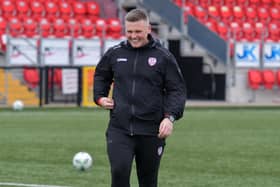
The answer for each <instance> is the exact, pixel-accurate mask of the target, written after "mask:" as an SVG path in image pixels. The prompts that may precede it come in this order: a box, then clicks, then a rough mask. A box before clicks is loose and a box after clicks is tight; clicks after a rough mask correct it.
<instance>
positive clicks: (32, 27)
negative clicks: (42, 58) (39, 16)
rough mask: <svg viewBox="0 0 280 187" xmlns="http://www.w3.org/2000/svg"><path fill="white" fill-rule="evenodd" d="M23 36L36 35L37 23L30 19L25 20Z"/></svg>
mask: <svg viewBox="0 0 280 187" xmlns="http://www.w3.org/2000/svg"><path fill="white" fill-rule="evenodd" d="M23 28H24V35H25V36H27V37H34V36H35V35H36V34H37V23H36V22H35V21H34V20H33V19H32V18H26V19H25V20H24V23H23Z"/></svg>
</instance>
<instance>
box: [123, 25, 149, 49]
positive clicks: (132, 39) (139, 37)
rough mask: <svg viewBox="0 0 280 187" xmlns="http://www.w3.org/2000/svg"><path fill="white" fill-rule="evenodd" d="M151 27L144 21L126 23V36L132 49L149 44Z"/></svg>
mask: <svg viewBox="0 0 280 187" xmlns="http://www.w3.org/2000/svg"><path fill="white" fill-rule="evenodd" d="M149 33H151V26H150V25H149V24H148V23H147V22H146V21H144V20H140V21H135V22H130V21H126V22H125V35H126V37H127V39H128V41H129V43H130V44H131V46H132V47H134V48H138V47H142V46H144V45H145V44H147V43H148V42H149V41H148V34H149Z"/></svg>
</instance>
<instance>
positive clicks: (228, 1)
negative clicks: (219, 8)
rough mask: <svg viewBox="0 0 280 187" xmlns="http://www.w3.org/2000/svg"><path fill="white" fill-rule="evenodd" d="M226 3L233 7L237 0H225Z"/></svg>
mask: <svg viewBox="0 0 280 187" xmlns="http://www.w3.org/2000/svg"><path fill="white" fill-rule="evenodd" d="M224 4H225V5H227V6H231V7H232V6H234V5H235V0H224Z"/></svg>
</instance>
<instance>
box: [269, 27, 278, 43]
mask: <svg viewBox="0 0 280 187" xmlns="http://www.w3.org/2000/svg"><path fill="white" fill-rule="evenodd" d="M279 31H280V29H279V27H278V25H277V24H276V23H270V24H269V25H268V35H269V38H271V39H272V40H273V41H278V40H279V33H280V32H279Z"/></svg>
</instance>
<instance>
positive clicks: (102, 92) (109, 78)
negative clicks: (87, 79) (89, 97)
mask: <svg viewBox="0 0 280 187" xmlns="http://www.w3.org/2000/svg"><path fill="white" fill-rule="evenodd" d="M112 82H113V72H112V67H111V62H110V57H109V51H108V52H107V53H105V55H104V56H103V57H102V58H101V60H100V61H99V63H98V64H97V66H96V69H95V73H94V81H93V84H94V85H93V97H94V98H93V99H94V102H95V103H96V104H98V100H99V99H100V98H101V97H107V96H108V94H109V91H110V87H111V84H112Z"/></svg>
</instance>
